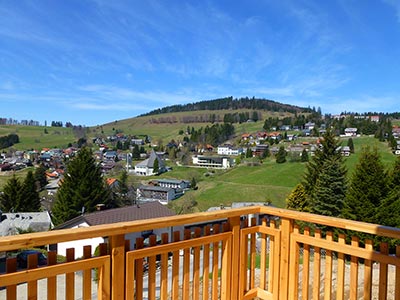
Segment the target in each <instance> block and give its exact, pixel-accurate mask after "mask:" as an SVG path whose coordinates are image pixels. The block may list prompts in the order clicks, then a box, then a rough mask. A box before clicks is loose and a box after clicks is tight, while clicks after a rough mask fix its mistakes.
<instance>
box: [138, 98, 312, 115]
mask: <svg viewBox="0 0 400 300" xmlns="http://www.w3.org/2000/svg"><path fill="white" fill-rule="evenodd" d="M227 109H232V110H238V109H254V110H268V111H273V112H290V113H297V112H312V110H311V108H304V107H298V106H294V105H289V104H282V103H279V102H276V101H273V100H268V99H263V98H255V97H252V98H249V97H243V98H233V97H225V98H220V99H215V100H207V101H200V102H195V103H189V104H178V105H172V106H167V107H164V108H159V109H156V110H153V111H151V112H149V113H147V114H144V116H151V115H158V114H165V113H172V112H182V111H197V110H227ZM314 110H315V109H314Z"/></svg>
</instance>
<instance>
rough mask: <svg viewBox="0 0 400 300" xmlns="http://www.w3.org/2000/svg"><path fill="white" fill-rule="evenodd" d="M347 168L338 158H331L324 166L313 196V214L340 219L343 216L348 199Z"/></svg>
mask: <svg viewBox="0 0 400 300" xmlns="http://www.w3.org/2000/svg"><path fill="white" fill-rule="evenodd" d="M346 173H347V171H346V168H345V166H344V164H343V162H342V161H341V159H338V158H337V157H331V158H329V159H327V160H326V162H325V163H324V164H323V166H322V169H321V171H320V173H319V175H318V179H317V182H316V184H315V189H314V192H313V194H312V196H311V211H312V212H313V213H316V214H319V215H324V216H332V217H338V216H340V215H341V214H342V210H343V206H344V199H345V197H346V189H347V185H346Z"/></svg>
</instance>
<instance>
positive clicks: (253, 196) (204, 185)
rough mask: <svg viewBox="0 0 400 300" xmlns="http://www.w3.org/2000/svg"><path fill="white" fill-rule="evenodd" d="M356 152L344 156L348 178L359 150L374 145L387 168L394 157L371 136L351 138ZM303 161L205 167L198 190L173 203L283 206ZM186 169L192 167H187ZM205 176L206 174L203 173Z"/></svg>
mask: <svg viewBox="0 0 400 300" xmlns="http://www.w3.org/2000/svg"><path fill="white" fill-rule="evenodd" d="M353 141H354V145H355V153H354V154H352V155H351V156H350V157H345V158H344V161H345V165H346V167H347V169H348V178H350V177H351V174H352V172H353V170H354V168H355V166H356V164H357V161H358V159H359V156H360V152H361V149H362V148H363V147H364V146H366V145H369V146H370V147H376V148H377V149H378V151H379V153H380V155H381V159H382V162H383V163H384V164H385V166H386V167H387V168H390V167H391V166H392V165H393V163H394V161H395V159H396V156H394V155H393V154H392V153H391V152H390V150H389V148H388V146H387V143H383V142H379V141H378V140H377V139H375V138H374V137H356V138H353ZM346 144H347V139H342V145H346ZM305 166H306V165H305V163H300V162H286V163H283V164H277V163H276V162H275V160H274V159H273V158H271V159H267V160H265V161H264V162H263V163H262V164H261V165H259V166H245V165H239V166H236V167H234V168H232V169H230V170H227V171H216V172H215V173H211V175H210V173H207V171H206V170H204V169H198V170H200V171H199V172H201V170H203V175H201V173H198V174H197V176H200V175H201V176H200V177H199V178H200V181H199V182H198V189H197V190H195V191H189V192H187V193H186V194H185V195H184V196H183V197H181V198H180V199H178V200H175V201H176V205H177V206H179V205H181V204H182V203H183V202H184V201H188V200H191V199H194V200H195V201H196V202H197V207H196V209H197V210H199V211H204V210H207V209H208V208H209V207H214V206H220V205H225V206H229V205H231V204H232V203H233V202H260V203H265V202H266V201H271V202H272V204H273V205H275V206H277V207H284V206H285V199H286V198H287V196H288V195H289V194H290V193H291V191H292V190H293V188H294V187H295V186H296V185H297V184H298V183H300V182H301V180H302V177H303V174H304V171H305ZM186 169H188V172H190V171H192V172H193V169H194V168H186ZM174 172H175V170H174V171H172V172H171V173H170V172H168V173H166V174H164V175H163V176H165V177H176V178H182V179H189V180H190V179H191V177H193V176H185V175H189V173H185V172H184V171H183V170H182V169H180V170H179V171H178V172H177V173H174ZM206 174H207V175H208V176H205V175H206Z"/></svg>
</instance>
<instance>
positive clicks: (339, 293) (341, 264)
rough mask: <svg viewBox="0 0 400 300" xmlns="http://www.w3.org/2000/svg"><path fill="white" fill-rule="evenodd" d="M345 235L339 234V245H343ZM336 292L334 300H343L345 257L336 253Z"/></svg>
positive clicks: (340, 253)
mask: <svg viewBox="0 0 400 300" xmlns="http://www.w3.org/2000/svg"><path fill="white" fill-rule="evenodd" d="M345 243H346V241H345V235H344V234H339V244H341V245H344V244H345ZM337 265H338V266H337V290H336V299H337V300H343V299H344V279H345V278H344V276H345V256H344V254H343V253H342V252H339V253H338V262H337Z"/></svg>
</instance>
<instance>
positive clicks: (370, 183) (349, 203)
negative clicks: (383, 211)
mask: <svg viewBox="0 0 400 300" xmlns="http://www.w3.org/2000/svg"><path fill="white" fill-rule="evenodd" d="M386 175H387V174H386V171H385V168H384V165H383V163H382V161H381V158H380V156H379V154H378V151H377V149H376V148H374V149H373V150H371V148H370V147H365V148H363V149H362V150H361V155H360V158H359V160H358V163H357V165H356V167H355V170H354V172H353V174H352V177H351V180H350V184H349V189H348V193H347V196H346V199H345V208H344V217H346V218H348V219H352V220H357V221H363V222H371V223H379V222H380V221H381V220H378V219H377V212H378V209H379V207H380V205H381V202H382V201H383V199H385V198H386V197H387V195H388V180H387V176H386Z"/></svg>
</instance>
